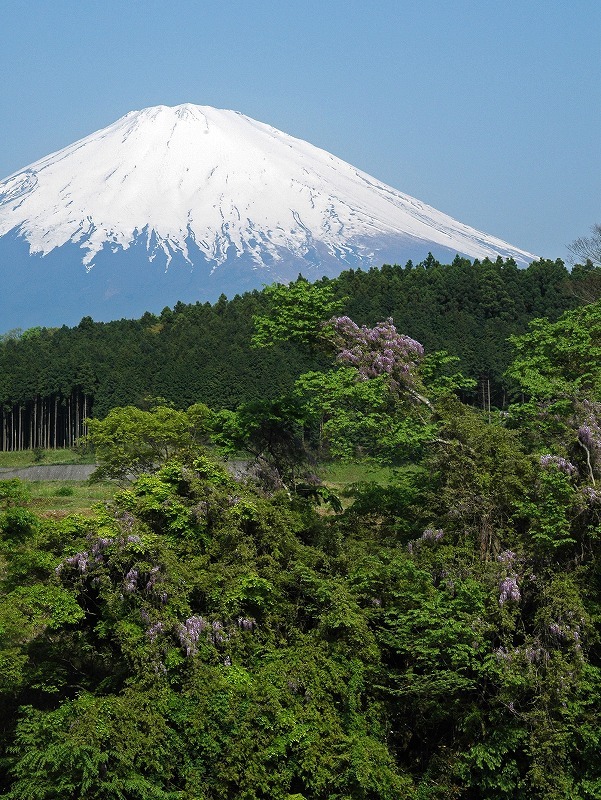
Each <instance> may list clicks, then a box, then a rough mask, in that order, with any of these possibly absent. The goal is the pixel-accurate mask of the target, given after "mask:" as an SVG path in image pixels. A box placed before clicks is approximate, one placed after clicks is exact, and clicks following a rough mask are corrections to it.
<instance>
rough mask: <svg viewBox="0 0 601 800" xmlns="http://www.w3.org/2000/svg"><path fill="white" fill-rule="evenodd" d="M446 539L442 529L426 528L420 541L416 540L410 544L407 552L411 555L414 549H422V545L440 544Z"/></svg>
mask: <svg viewBox="0 0 601 800" xmlns="http://www.w3.org/2000/svg"><path fill="white" fill-rule="evenodd" d="M443 538H444V531H443V530H442V529H440V528H426V530H425V531H424V532H423V533H422V535H421V536H420V537H419V539H414V540H413V541H411V542H409V544H408V545H407V550H408V551H409V552H410V553H413V551H414V549H415V548H416V547H417V548H419V547H421V546H422V544H426V543H433V544H435V543H437V542H440V541H441V540H442V539H443Z"/></svg>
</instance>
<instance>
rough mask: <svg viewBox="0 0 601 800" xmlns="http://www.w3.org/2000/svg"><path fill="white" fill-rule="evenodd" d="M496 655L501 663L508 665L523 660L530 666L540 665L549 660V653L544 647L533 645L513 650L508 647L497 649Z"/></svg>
mask: <svg viewBox="0 0 601 800" xmlns="http://www.w3.org/2000/svg"><path fill="white" fill-rule="evenodd" d="M494 653H495V655H496V657H497V658H498V659H499V660H500V661H505V662H506V663H508V664H511V663H512V662H515V661H518V662H519V661H523V660H526V661H527V662H528V663H529V664H539V663H545V662H547V661H548V660H549V653H548V652H547V650H545V648H544V647H536V646H534V645H531V644H528V645H524V646H523V647H513V648H511V649H508V648H507V647H497V649H496V650H495V651H494Z"/></svg>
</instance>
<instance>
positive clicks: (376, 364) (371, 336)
mask: <svg viewBox="0 0 601 800" xmlns="http://www.w3.org/2000/svg"><path fill="white" fill-rule="evenodd" d="M330 322H331V324H332V326H333V328H334V331H335V333H336V344H337V346H338V361H339V362H340V363H342V364H345V365H347V366H350V367H355V368H356V370H357V374H358V376H359V378H360V380H369V379H370V378H377V377H378V376H379V375H389V376H390V378H391V380H392V382H393V384H395V385H397V386H398V385H400V384H402V383H405V384H406V383H410V382H411V373H412V370H413V368H414V367H415V365H416V363H417V362H418V360H419V359H420V358H421V357H422V356H423V354H424V348H423V346H422V345H421V344H420V343H419V342H416V341H415V339H411V337H409V336H405V335H404V334H401V333H399V332H398V331H397V329H396V328H395V326H394V323H393V320H392V318H391V317H390V318H389V319H387V320H386V322H380V323H378V324H377V325H376V326H375V327H373V328H368V327H367V326H365V325H362V326H361V327H359V325H357V324H356V323H355V322H353V320H352V319H350V317H334V318H333V319H331V320H330Z"/></svg>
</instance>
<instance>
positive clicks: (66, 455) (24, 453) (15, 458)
mask: <svg viewBox="0 0 601 800" xmlns="http://www.w3.org/2000/svg"><path fill="white" fill-rule="evenodd" d="M93 463H94V456H93V455H91V454H85V455H83V456H80V455H78V453H76V452H75V451H74V450H70V449H69V448H64V449H60V450H42V451H41V452H40V458H39V459H38V460H36V453H35V452H34V451H33V450H15V451H13V452H6V451H3V452H0V469H21V468H22V467H33V466H40V465H43V466H45V465H50V464H93Z"/></svg>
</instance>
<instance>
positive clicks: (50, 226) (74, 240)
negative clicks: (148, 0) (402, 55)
mask: <svg viewBox="0 0 601 800" xmlns="http://www.w3.org/2000/svg"><path fill="white" fill-rule="evenodd" d="M428 251H432V253H433V254H434V255H435V256H437V257H438V258H440V259H444V260H451V259H452V258H453V257H454V256H455V254H456V253H460V254H462V255H466V256H469V257H472V258H483V257H485V256H489V257H493V258H494V257H496V256H497V255H501V256H503V257H508V256H511V257H513V258H514V259H515V260H516V261H517V262H518V263H519V264H522V265H524V264H527V263H528V262H530V261H531V260H533V258H534V256H533V255H532V254H530V253H526V252H524V251H522V250H519V249H517V248H515V247H512V246H511V245H509V244H507V243H505V242H503V241H501V240H499V239H496V238H494V237H491V236H487V235H486V234H483V233H480V232H478V231H476V230H474V229H473V228H470V227H468V226H467V225H463V224H461V223H460V222H457V221H455V220H454V219H452V218H451V217H449V216H447V215H446V214H443V213H441V212H439V211H436V210H435V209H434V208H431V207H430V206H427V205H425V204H424V203H422V202H420V201H419V200H415V199H414V198H412V197H409V196H408V195H405V194H402V193H401V192H399V191H396V190H395V189H392V188H391V187H389V186H386V185H385V184H383V183H381V182H380V181H378V180H376V179H375V178H372V177H370V176H369V175H367V174H366V173H364V172H361V171H360V170H358V169H355V167H353V166H351V165H350V164H347V163H346V162H344V161H341V160H340V159H339V158H336V157H335V156H333V155H331V154H329V153H327V152H325V151H324V150H320V149H319V148H317V147H314V146H313V145H310V144H308V143H307V142H304V141H302V140H299V139H295V138H293V137H291V136H288V135H287V134H285V133H282V132H281V131H279V130H277V129H275V128H272V127H270V126H269V125H265V124H263V123H261V122H256V121H255V120H253V119H250V118H249V117H246V116H244V115H243V114H239V113H237V112H234V111H224V110H219V109H215V108H211V107H207V106H196V105H192V104H185V105H181V106H176V107H174V108H170V107H166V106H157V107H154V108H147V109H144V110H143V111H132V112H130V113H129V114H126V115H125V116H124V117H122V118H121V119H119V120H117V122H115V123H114V124H112V125H110V126H109V127H107V128H104V129H102V130H100V131H97V132H96V133H93V134H91V135H90V136H87V137H86V138H85V139H82V140H80V141H78V142H76V143H75V144H72V145H71V146H69V147H66V148H64V149H63V150H60V151H58V152H56V153H53V154H51V155H49V156H47V157H46V158H43V159H40V160H39V161H36V162H35V163H34V164H31V165H30V166H29V167H26V168H25V169H23V170H21V171H19V172H16V173H14V174H13V175H11V176H9V177H8V178H7V179H5V180H4V181H2V182H0V274H1V278H2V283H3V292H2V299H1V301H0V329H4V330H6V329H7V328H9V327H12V326H20V327H28V326H30V325H36V324H42V325H51V324H61V323H67V324H73V323H75V322H77V321H78V320H79V319H80V318H81V317H82V316H85V315H91V316H93V317H94V318H96V319H104V320H108V319H114V318H116V317H119V316H139V315H140V314H141V313H143V312H144V311H145V310H152V311H158V310H161V308H163V307H164V306H165V305H173V304H174V303H175V302H176V301H177V300H182V301H185V302H193V301H196V300H201V301H204V300H215V299H216V298H217V297H218V296H219V294H220V293H221V292H225V293H226V294H228V295H230V296H231V295H233V294H235V293H237V292H242V291H245V290H247V289H251V288H256V287H260V286H261V285H262V284H265V283H271V282H273V281H283V282H286V281H289V280H291V279H294V278H296V276H297V275H298V273H299V272H302V273H303V274H304V275H305V276H307V277H309V278H315V277H318V276H321V275H329V276H334V275H337V274H338V273H339V272H341V271H342V270H343V269H347V268H349V267H363V268H369V267H370V266H373V265H376V266H379V265H381V264H382V263H385V262H388V263H405V262H406V261H407V260H408V259H409V258H412V259H414V260H417V261H421V260H423V258H424V257H425V256H426V254H427V253H428Z"/></svg>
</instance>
